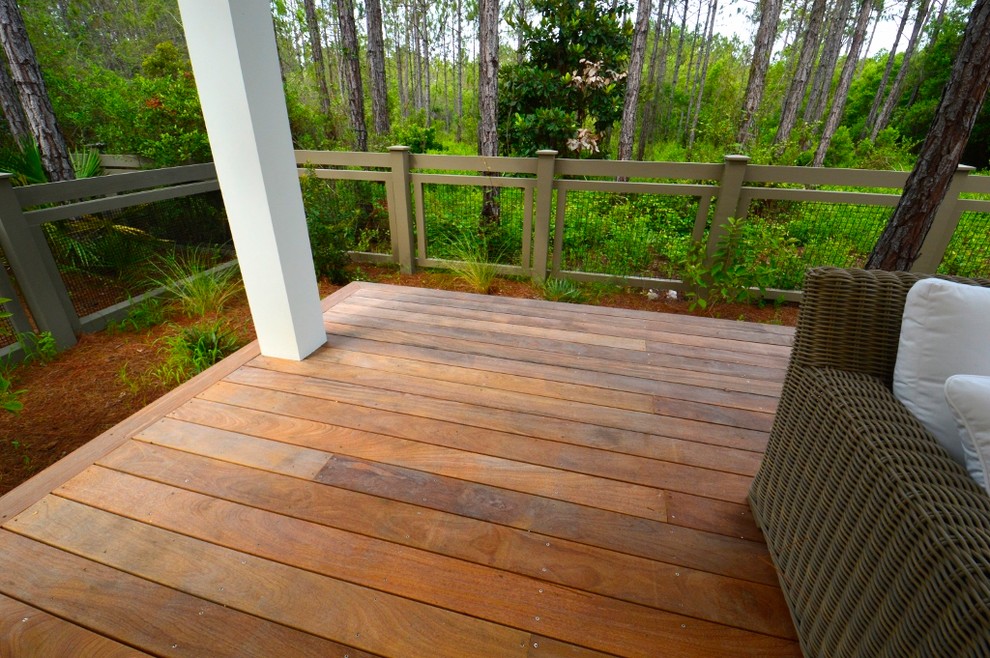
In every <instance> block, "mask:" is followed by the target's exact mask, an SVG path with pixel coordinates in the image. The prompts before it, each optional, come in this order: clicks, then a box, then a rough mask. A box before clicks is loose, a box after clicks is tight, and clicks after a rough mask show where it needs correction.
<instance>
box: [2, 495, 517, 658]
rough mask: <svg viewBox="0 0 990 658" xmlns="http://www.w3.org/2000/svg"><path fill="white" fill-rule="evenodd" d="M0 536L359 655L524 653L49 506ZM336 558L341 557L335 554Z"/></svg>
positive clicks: (498, 634) (367, 596)
mask: <svg viewBox="0 0 990 658" xmlns="http://www.w3.org/2000/svg"><path fill="white" fill-rule="evenodd" d="M235 526H236V521H235ZM6 527H7V528H8V529H10V530H13V531H15V532H18V533H19V534H21V535H24V536H26V537H30V538H32V539H34V540H36V541H41V542H45V543H47V544H51V545H56V546H59V547H60V548H62V550H66V551H68V552H71V553H73V554H75V555H78V556H80V557H84V558H86V559H88V560H92V561H94V562H98V563H100V564H103V565H105V566H108V567H111V568H114V569H118V570H121V571H125V572H127V573H133V574H135V575H138V576H140V577H142V578H145V579H147V580H150V581H152V582H156V583H159V584H161V585H165V586H167V587H172V588H175V589H177V590H180V591H184V592H186V593H188V594H191V595H193V596H197V597H200V598H202V599H206V600H208V601H212V602H214V603H216V604H219V605H223V606H226V607H227V608H232V609H234V610H240V611H241V612H245V613H247V614H250V615H254V616H256V617H259V618H261V619H267V620H270V621H272V622H275V623H277V624H281V625H283V626H286V627H294V628H298V629H299V630H302V631H305V632H308V633H310V634H312V635H316V636H318V637H322V638H325V639H328V640H332V641H337V642H342V641H347V642H348V643H349V644H351V645H353V646H356V647H357V648H359V649H362V650H364V651H370V652H373V653H379V654H385V655H403V656H410V657H416V656H424V657H425V656H431V657H436V656H449V657H451V658H458V657H464V656H479V657H480V656H523V655H525V653H526V647H525V644H526V642H527V640H528V636H529V634H528V633H525V632H522V631H519V630H515V629H510V628H506V627H503V626H499V625H496V624H492V623H488V622H484V621H481V620H478V619H474V618H471V617H467V616H464V615H461V614H458V613H455V612H450V611H448V610H441V609H439V608H435V607H432V606H428V605H423V604H421V603H417V602H415V601H411V600H409V599H405V598H402V597H397V596H393V595H391V594H387V593H384V592H381V591H377V590H369V589H367V588H364V587H359V586H357V585H353V584H351V583H346V582H343V581H339V580H336V579H333V578H328V577H326V576H322V575H319V574H316V573H313V572H310V571H304V570H302V569H297V568H294V567H290V566H287V565H284V564H280V563H277V562H273V561H271V560H265V559H262V558H258V557H255V556H252V555H249V554H247V553H243V552H240V551H235V550H231V549H228V548H225V547H223V546H218V545H215V544H209V543H205V542H203V541H199V540H196V539H194V538H191V537H188V536H185V535H179V534H176V533H173V532H169V531H166V530H162V529H160V528H156V527H154V526H150V525H146V524H144V523H137V522H135V521H132V520H129V519H125V518H123V517H120V516H116V515H114V514H109V513H107V512H103V511H101V510H98V509H95V508H92V507H88V506H86V505H81V504H78V503H74V502H72V501H69V500H67V499H63V498H57V497H55V496H48V497H45V498H43V499H42V500H40V501H38V502H37V503H35V504H34V505H33V506H31V507H30V508H28V509H27V510H25V512H24V513H23V514H20V515H18V516H17V517H16V518H14V519H11V520H10V521H8V522H7V525H6ZM319 548H320V549H321V550H322V549H323V547H319ZM337 548H339V549H340V550H346V547H345V546H340V547H337ZM150 556H154V559H149V558H150ZM349 557H353V556H349ZM330 602H332V605H330ZM228 632H230V633H232V634H233V631H232V630H228ZM285 646H291V645H285ZM282 651H284V648H283V649H282ZM207 654H208V652H207ZM207 654H204V655H207ZM280 654H281V651H276V652H275V653H273V654H271V655H280Z"/></svg>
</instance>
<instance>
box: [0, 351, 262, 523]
mask: <svg viewBox="0 0 990 658" xmlns="http://www.w3.org/2000/svg"><path fill="white" fill-rule="evenodd" d="M259 354H260V351H259V349H258V343H257V341H254V342H252V343H250V344H248V345H246V346H244V347H242V348H241V349H240V350H238V351H237V352H235V353H234V354H232V355H231V356H228V357H227V358H225V359H224V360H223V361H221V362H220V363H218V364H216V365H215V366H213V367H211V368H208V369H206V370H205V371H203V372H201V373H200V374H198V375H196V376H195V377H193V378H192V379H190V380H189V381H188V382H186V383H185V384H183V385H182V386H180V387H178V388H175V389H173V390H171V391H169V392H168V393H166V394H165V395H163V396H162V397H160V398H158V399H157V400H155V401H154V402H152V403H151V404H149V405H148V406H146V407H144V408H143V409H141V410H140V411H139V412H137V413H136V414H134V415H133V416H130V417H128V418H127V419H125V420H123V421H121V422H120V423H118V424H117V425H115V426H113V427H111V428H110V429H109V430H107V431H106V432H104V433H103V434H100V435H99V436H98V437H96V438H95V439H93V440H92V441H90V442H88V443H86V444H83V446H82V447H80V448H79V449H78V450H76V451H74V452H73V453H72V454H70V455H68V456H67V457H65V458H63V459H60V460H59V461H57V462H55V463H54V464H52V465H51V466H49V467H48V468H46V469H45V470H43V471H41V472H40V473H38V474H37V475H35V476H34V477H32V478H31V479H30V480H28V481H27V482H24V483H23V484H21V485H20V486H18V487H16V488H14V489H12V490H11V491H9V492H7V493H6V494H5V495H4V496H3V497H2V498H0V523H3V522H4V521H5V520H7V519H9V518H11V517H13V516H15V515H17V514H20V513H21V512H22V511H23V510H25V509H27V508H28V507H29V506H30V505H32V504H33V503H34V502H35V501H37V500H40V499H41V498H42V497H43V496H45V495H47V494H48V492H49V491H51V490H52V489H54V488H55V487H57V486H58V485H60V484H62V483H63V482H65V481H66V480H68V479H69V478H71V477H72V476H73V475H75V474H77V473H80V472H82V470H83V469H85V468H86V467H88V466H89V465H90V464H92V463H93V462H94V461H95V460H97V459H99V458H100V457H101V456H103V455H105V454H107V453H108V452H110V451H111V450H113V449H114V448H116V447H118V446H119V445H121V444H122V443H123V442H124V441H126V440H127V439H128V438H130V436H131V435H132V434H133V433H134V432H137V431H139V430H141V429H142V428H144V427H146V426H148V425H150V424H151V423H153V422H155V421H157V420H158V419H159V418H161V417H162V416H164V415H165V414H167V413H168V412H169V411H171V410H172V409H175V408H176V407H178V406H179V405H181V404H182V403H183V402H185V401H186V400H189V399H190V398H192V397H194V396H195V395H196V394H197V393H199V392H200V391H203V390H205V389H206V388H208V387H209V386H210V385H212V384H213V383H214V382H217V381H219V380H220V379H222V378H223V377H225V376H226V375H228V374H230V373H232V372H234V371H236V370H237V369H238V368H240V367H241V365H243V364H244V363H247V362H248V361H250V360H251V359H253V358H254V357H256V356H258V355H259Z"/></svg>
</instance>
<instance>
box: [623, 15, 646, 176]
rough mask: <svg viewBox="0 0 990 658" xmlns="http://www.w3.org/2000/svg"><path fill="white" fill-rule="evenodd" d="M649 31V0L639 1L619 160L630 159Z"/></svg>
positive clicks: (627, 78) (630, 55)
mask: <svg viewBox="0 0 990 658" xmlns="http://www.w3.org/2000/svg"><path fill="white" fill-rule="evenodd" d="M649 31H650V0H639V2H638V6H637V8H636V28H635V31H634V32H633V40H632V49H631V52H630V54H629V75H628V76H627V77H626V98H625V102H624V103H623V105H622V128H621V130H620V131H619V159H620V160H629V159H630V158H632V150H633V137H634V136H635V132H636V115H637V114H639V113H638V112H637V110H638V109H639V85H640V82H641V81H642V78H643V59H644V56H645V54H646V33H647V32H649Z"/></svg>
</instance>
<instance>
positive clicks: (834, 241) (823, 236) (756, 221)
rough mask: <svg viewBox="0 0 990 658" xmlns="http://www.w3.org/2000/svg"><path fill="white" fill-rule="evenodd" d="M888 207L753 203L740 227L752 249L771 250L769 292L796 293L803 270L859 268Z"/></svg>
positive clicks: (891, 209)
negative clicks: (774, 275)
mask: <svg viewBox="0 0 990 658" xmlns="http://www.w3.org/2000/svg"><path fill="white" fill-rule="evenodd" d="M893 210H894V209H893V208H892V207H890V206H876V205H856V204H847V203H826V202H819V201H782V200H776V199H755V200H754V201H753V202H752V203H751V204H750V208H749V214H748V215H747V219H746V223H747V224H748V225H750V226H752V227H758V228H754V229H753V231H754V233H755V234H756V235H754V243H755V244H764V245H765V244H770V245H773V247H774V251H775V252H776V253H774V254H773V256H774V257H775V258H776V260H777V261H778V262H779V263H780V266H779V267H780V270H781V274H780V280H779V281H778V282H777V283H775V284H774V287H778V288H783V289H799V288H800V284H801V276H802V273H803V271H804V270H805V269H807V268H810V267H818V266H825V265H830V266H834V267H863V265H865V264H866V259H867V258H868V257H869V255H870V252H871V251H872V250H873V246H874V245H875V244H876V241H877V239H878V238H879V237H880V233H881V232H882V231H883V227H884V226H885V225H886V223H887V221H888V220H889V219H890V216H891V213H893Z"/></svg>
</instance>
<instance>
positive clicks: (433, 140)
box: [392, 120, 446, 153]
mask: <svg viewBox="0 0 990 658" xmlns="http://www.w3.org/2000/svg"><path fill="white" fill-rule="evenodd" d="M392 141H393V142H394V143H395V144H401V145H403V146H408V147H409V150H410V151H412V152H413V153H426V152H427V151H444V150H446V149H445V148H444V145H443V143H442V142H440V141H439V140H438V139H437V129H436V126H429V127H427V126H425V125H424V123H423V121H421V120H419V121H407V122H403V123H401V124H398V125H396V126H395V127H393V128H392Z"/></svg>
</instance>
